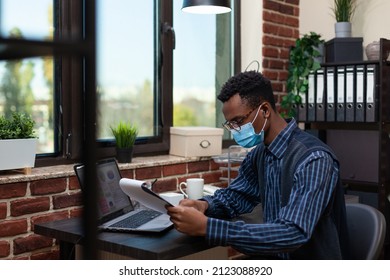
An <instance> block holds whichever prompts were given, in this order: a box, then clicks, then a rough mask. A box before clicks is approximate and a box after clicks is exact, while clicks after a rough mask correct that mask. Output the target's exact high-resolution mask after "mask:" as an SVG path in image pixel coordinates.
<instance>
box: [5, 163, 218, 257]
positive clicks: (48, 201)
mask: <svg viewBox="0 0 390 280" xmlns="http://www.w3.org/2000/svg"><path fill="white" fill-rule="evenodd" d="M121 173H122V176H123V177H127V178H135V179H139V180H154V179H158V180H157V182H156V183H155V185H154V190H155V191H156V192H163V191H174V190H176V186H177V185H178V184H179V183H180V182H182V181H185V180H186V179H187V178H190V177H191V178H196V177H199V178H204V180H205V183H206V184H213V185H219V186H226V182H223V181H222V182H221V181H220V177H222V176H226V174H225V171H221V170H220V169H219V165H218V164H216V163H215V162H214V161H213V160H203V161H196V162H188V163H180V164H172V165H163V166H154V167H146V168H138V169H128V170H121ZM81 208H82V202H81V193H80V189H79V184H78V182H77V179H76V177H75V176H70V177H63V178H54V179H53V178H52V179H45V180H36V181H30V182H22V183H11V184H2V185H0V260H1V259H58V258H59V247H58V244H57V243H56V241H55V240H53V239H52V238H47V237H44V236H41V235H37V234H34V224H36V223H42V222H48V221H53V220H59V219H66V218H71V217H76V216H80V215H81Z"/></svg>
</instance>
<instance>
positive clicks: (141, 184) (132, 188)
mask: <svg viewBox="0 0 390 280" xmlns="http://www.w3.org/2000/svg"><path fill="white" fill-rule="evenodd" d="M119 186H120V188H121V189H122V191H123V192H124V193H125V194H127V195H128V196H129V197H130V198H131V199H134V200H136V201H138V202H139V203H141V204H142V205H144V206H146V207H148V208H150V209H153V210H156V211H158V212H161V213H167V209H166V208H165V206H166V205H170V206H173V205H172V204H171V203H169V202H168V201H166V200H165V199H163V198H162V197H160V196H159V195H158V194H156V193H155V192H153V191H152V190H150V189H149V188H148V183H147V182H145V181H140V180H134V179H128V178H122V179H120V181H119Z"/></svg>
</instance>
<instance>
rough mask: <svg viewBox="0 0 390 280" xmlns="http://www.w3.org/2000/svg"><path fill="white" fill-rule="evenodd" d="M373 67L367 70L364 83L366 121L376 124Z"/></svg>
mask: <svg viewBox="0 0 390 280" xmlns="http://www.w3.org/2000/svg"><path fill="white" fill-rule="evenodd" d="M375 72H376V71H375V67H370V68H368V69H367V74H366V75H367V78H366V79H367V81H366V104H365V105H366V110H365V111H366V121H367V122H376V115H377V114H376V86H375V75H376V73H375Z"/></svg>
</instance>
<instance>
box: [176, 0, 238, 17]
mask: <svg viewBox="0 0 390 280" xmlns="http://www.w3.org/2000/svg"><path fill="white" fill-rule="evenodd" d="M181 10H182V11H183V12H187V13H193V14H223V13H228V12H230V11H231V10H232V9H231V8H230V0H183V7H182V8H181Z"/></svg>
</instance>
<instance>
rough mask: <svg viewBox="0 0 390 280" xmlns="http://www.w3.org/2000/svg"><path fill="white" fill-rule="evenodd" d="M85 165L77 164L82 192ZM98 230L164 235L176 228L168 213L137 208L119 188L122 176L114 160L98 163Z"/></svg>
mask: <svg viewBox="0 0 390 280" xmlns="http://www.w3.org/2000/svg"><path fill="white" fill-rule="evenodd" d="M84 168H85V167H84V164H76V165H74V171H75V173H76V176H77V179H78V181H79V184H80V187H81V190H83V188H84V187H85V186H84V180H83V178H84ZM96 168H97V169H96V171H97V181H98V183H97V187H96V189H97V191H98V202H97V203H98V224H99V229H101V230H104V231H115V232H155V233H158V232H164V231H166V230H169V229H170V228H172V227H173V224H172V222H171V221H170V220H169V216H168V215H167V214H163V213H160V212H157V211H155V210H152V209H147V208H140V209H138V208H137V209H135V208H134V205H133V203H132V201H131V199H130V197H129V196H128V195H127V194H125V193H124V192H123V191H122V189H121V188H120V187H119V181H120V179H121V174H120V171H119V168H118V164H117V162H116V160H115V158H108V159H104V160H100V161H98V162H97V166H96Z"/></svg>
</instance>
